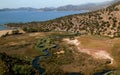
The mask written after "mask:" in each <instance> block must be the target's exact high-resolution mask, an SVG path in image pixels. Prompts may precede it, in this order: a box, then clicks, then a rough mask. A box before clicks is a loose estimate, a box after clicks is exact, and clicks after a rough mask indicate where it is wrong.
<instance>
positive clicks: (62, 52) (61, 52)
mask: <svg viewBox="0 0 120 75" xmlns="http://www.w3.org/2000/svg"><path fill="white" fill-rule="evenodd" d="M64 53H65V51H63V50H62V51H59V52H56V53H55V54H64Z"/></svg>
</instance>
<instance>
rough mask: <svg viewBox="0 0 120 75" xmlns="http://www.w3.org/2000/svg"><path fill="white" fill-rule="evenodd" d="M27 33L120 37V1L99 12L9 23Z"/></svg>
mask: <svg viewBox="0 0 120 75" xmlns="http://www.w3.org/2000/svg"><path fill="white" fill-rule="evenodd" d="M7 25H8V26H10V27H21V28H23V30H25V31H27V32H36V31H38V32H48V31H67V32H74V33H79V34H90V35H102V36H109V37H119V36H120V1H118V2H117V3H115V4H113V5H111V6H109V7H107V8H104V9H100V10H97V11H93V12H89V13H84V14H76V15H70V16H65V17H61V18H57V19H54V20H50V21H45V22H30V23H9V24H7Z"/></svg>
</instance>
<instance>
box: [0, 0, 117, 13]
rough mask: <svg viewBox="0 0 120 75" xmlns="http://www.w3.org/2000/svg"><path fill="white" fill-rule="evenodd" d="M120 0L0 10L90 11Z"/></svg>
mask: <svg viewBox="0 0 120 75" xmlns="http://www.w3.org/2000/svg"><path fill="white" fill-rule="evenodd" d="M117 1H119V0H113V1H107V2H103V3H88V4H82V5H66V6H60V7H57V8H54V7H46V8H40V9H36V8H31V7H22V8H16V9H11V8H4V9H0V11H33V10H34V11H81V10H88V11H93V10H98V9H101V8H105V7H108V6H110V5H111V4H112V3H114V2H117Z"/></svg>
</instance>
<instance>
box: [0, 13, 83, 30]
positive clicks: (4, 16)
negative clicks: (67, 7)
mask: <svg viewBox="0 0 120 75" xmlns="http://www.w3.org/2000/svg"><path fill="white" fill-rule="evenodd" d="M83 12H84V11H45V12H40V11H0V30H3V29H6V27H5V26H4V25H3V24H6V23H19V22H31V21H47V20H51V19H55V18H59V17H62V16H67V15H71V14H79V13H83Z"/></svg>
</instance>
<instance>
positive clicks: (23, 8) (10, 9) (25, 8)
mask: <svg viewBox="0 0 120 75" xmlns="http://www.w3.org/2000/svg"><path fill="white" fill-rule="evenodd" d="M33 10H37V9H36V8H31V7H21V8H3V9H0V11H33Z"/></svg>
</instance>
